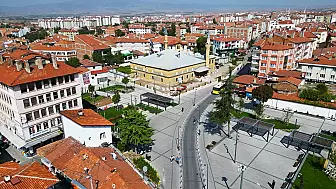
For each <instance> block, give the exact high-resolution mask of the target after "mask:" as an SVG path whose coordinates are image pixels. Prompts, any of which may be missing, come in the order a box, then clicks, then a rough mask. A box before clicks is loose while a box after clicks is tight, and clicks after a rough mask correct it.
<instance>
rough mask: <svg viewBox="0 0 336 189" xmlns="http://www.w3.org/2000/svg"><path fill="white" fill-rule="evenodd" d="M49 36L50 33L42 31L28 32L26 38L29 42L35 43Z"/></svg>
mask: <svg viewBox="0 0 336 189" xmlns="http://www.w3.org/2000/svg"><path fill="white" fill-rule="evenodd" d="M48 35H49V33H48V31H47V30H45V29H41V30H38V31H33V32H28V33H27V34H26V35H25V36H24V37H25V38H26V39H28V40H29V42H34V41H36V40H38V39H39V40H41V39H45V38H46V37H47V36H48Z"/></svg>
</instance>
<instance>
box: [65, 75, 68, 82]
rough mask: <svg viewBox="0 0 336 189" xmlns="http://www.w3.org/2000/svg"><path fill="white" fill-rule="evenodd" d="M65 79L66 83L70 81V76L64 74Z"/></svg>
mask: <svg viewBox="0 0 336 189" xmlns="http://www.w3.org/2000/svg"><path fill="white" fill-rule="evenodd" d="M64 80H65V83H69V76H68V75H66V76H64Z"/></svg>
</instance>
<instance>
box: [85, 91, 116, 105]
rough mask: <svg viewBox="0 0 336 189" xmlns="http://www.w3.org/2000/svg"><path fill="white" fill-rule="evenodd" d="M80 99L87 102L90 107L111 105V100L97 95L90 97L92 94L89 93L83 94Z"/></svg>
mask: <svg viewBox="0 0 336 189" xmlns="http://www.w3.org/2000/svg"><path fill="white" fill-rule="evenodd" d="M82 99H83V100H85V101H87V102H89V103H90V104H92V105H99V106H104V105H107V104H110V103H112V100H111V98H108V97H104V96H99V95H93V96H92V94H90V93H83V94H82Z"/></svg>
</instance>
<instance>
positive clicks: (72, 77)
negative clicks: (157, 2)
mask: <svg viewBox="0 0 336 189" xmlns="http://www.w3.org/2000/svg"><path fill="white" fill-rule="evenodd" d="M93 69H94V68H93ZM70 81H75V75H70Z"/></svg>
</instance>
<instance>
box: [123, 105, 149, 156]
mask: <svg viewBox="0 0 336 189" xmlns="http://www.w3.org/2000/svg"><path fill="white" fill-rule="evenodd" d="M117 127H118V128H119V136H120V139H121V142H122V143H124V144H126V145H127V146H128V147H134V149H135V151H136V148H137V147H138V146H139V145H150V144H151V143H152V139H151V137H152V136H153V133H154V132H153V129H152V128H151V127H149V121H148V120H147V119H146V116H145V115H143V114H142V113H140V112H138V111H137V110H133V109H131V110H128V111H126V112H125V114H124V118H122V119H119V120H118V122H117Z"/></svg>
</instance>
